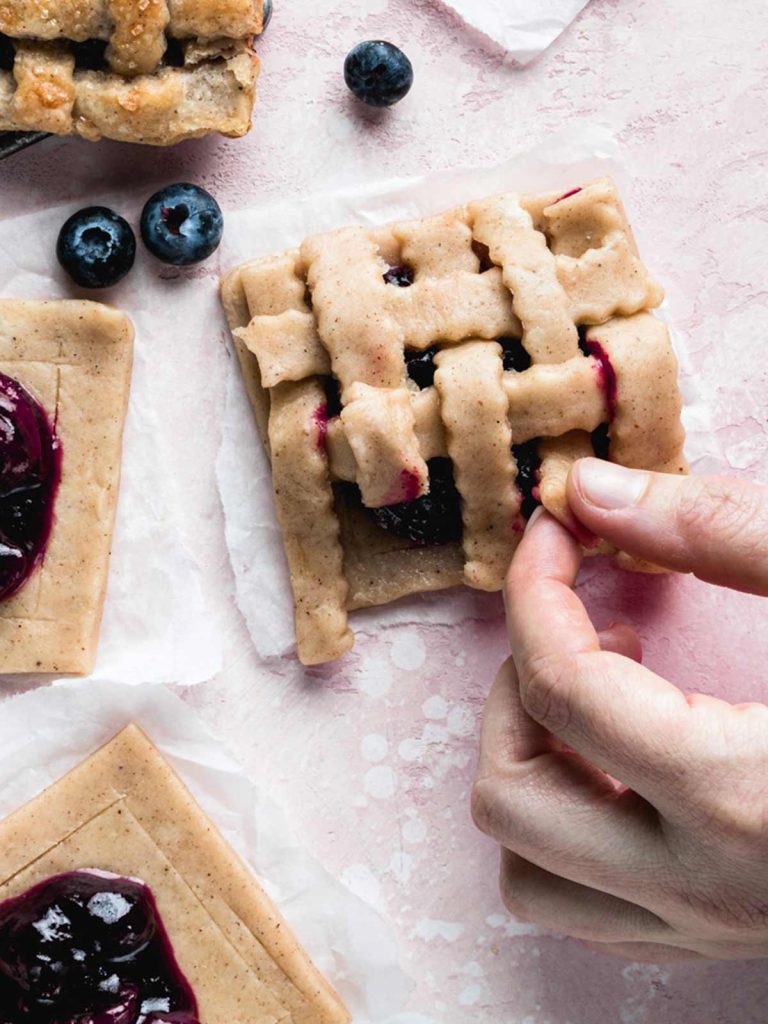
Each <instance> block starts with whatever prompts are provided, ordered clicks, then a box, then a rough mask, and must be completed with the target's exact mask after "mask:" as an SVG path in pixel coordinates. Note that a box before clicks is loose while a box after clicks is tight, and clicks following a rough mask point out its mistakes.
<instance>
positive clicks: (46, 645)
mask: <svg viewBox="0 0 768 1024" xmlns="http://www.w3.org/2000/svg"><path fill="white" fill-rule="evenodd" d="M132 350H133V327H132V326H131V323H130V321H129V320H128V318H127V317H126V316H124V315H123V314H122V313H118V312H117V311H116V310H114V309H110V308H109V307H107V306H102V305H98V304H97V303H94V302H75V301H69V302H20V301H12V300H6V301H0V674H1V673H11V672H60V673H74V674H83V673H86V672H89V671H90V670H91V668H92V667H93V662H94V660H95V656H96V645H97V642H98V634H99V626H100V623H101V612H102V606H103V603H104V592H105V588H106V582H107V569H108V565H109V552H110V545H111V541H112V527H113V523H114V518H115V507H116V505H117V492H118V486H119V482H120V455H121V448H122V435H123V422H124V419H125V413H126V408H127V404H128V390H129V385H130V376H131V361H132Z"/></svg>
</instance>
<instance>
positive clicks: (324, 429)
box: [312, 402, 331, 450]
mask: <svg viewBox="0 0 768 1024" xmlns="http://www.w3.org/2000/svg"><path fill="white" fill-rule="evenodd" d="M330 418H331V417H330V415H329V413H328V404H327V403H326V402H323V404H322V405H318V407H317V408H316V409H315V411H314V412H313V413H312V427H313V429H314V430H315V431H316V435H317V442H316V444H317V447H318V448H320V449H323V450H324V449H325V439H326V437H327V436H328V420H329V419H330Z"/></svg>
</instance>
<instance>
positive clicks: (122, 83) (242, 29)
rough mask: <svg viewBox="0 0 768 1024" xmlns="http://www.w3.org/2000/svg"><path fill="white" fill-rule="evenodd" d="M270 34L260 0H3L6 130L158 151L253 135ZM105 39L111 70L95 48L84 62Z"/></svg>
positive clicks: (0, 93) (0, 59)
mask: <svg viewBox="0 0 768 1024" xmlns="http://www.w3.org/2000/svg"><path fill="white" fill-rule="evenodd" d="M261 30H262V0H90V2H88V0H59V2H55V0H54V2H50V0H5V2H3V0H0V130H11V131H12V130H25V129H35V130H42V131H49V132H53V133H55V134H59V135H68V134H75V135H81V136H83V137H84V138H88V139H94V140H95V139H99V138H101V137H102V136H107V137H109V138H115V139H120V140H123V141H127V142H146V143H151V144H155V145H170V144H172V143H175V142H178V141H180V140H181V139H183V138H190V137H193V136H196V135H203V134H206V133H208V132H212V131H220V132H222V133H223V134H227V135H232V136H238V135H243V134H245V132H247V131H248V129H249V127H250V116H251V111H252V108H253V100H254V95H255V86H256V79H257V77H258V70H259V65H258V60H257V59H256V57H255V56H254V55H253V52H252V50H251V42H252V39H253V36H254V34H257V33H259V32H260V31H261ZM170 39H172V40H175V41H177V48H180V55H179V54H177V53H176V52H175V51H174V52H173V53H171V51H170V50H169V40H170ZM99 41H100V42H101V43H102V44H106V45H105V46H104V54H103V62H102V64H101V65H100V66H99V64H98V60H97V58H96V57H95V56H94V54H95V53H97V49H94V47H93V46H91V51H90V52H89V54H88V57H87V59H86V60H85V63H84V64H83V65H82V66H81V65H80V63H79V54H80V53H81V50H79V49H78V47H79V46H80V44H89V45H90V44H93V43H98V42H99ZM179 56H180V60H179Z"/></svg>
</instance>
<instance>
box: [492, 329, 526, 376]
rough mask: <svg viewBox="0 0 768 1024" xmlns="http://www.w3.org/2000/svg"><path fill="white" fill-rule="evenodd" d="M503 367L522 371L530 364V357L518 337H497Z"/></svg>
mask: <svg viewBox="0 0 768 1024" xmlns="http://www.w3.org/2000/svg"><path fill="white" fill-rule="evenodd" d="M499 344H500V345H501V358H502V360H503V362H504V369H505V370H508V371H513V372H514V373H524V372H525V371H526V370H527V369H528V367H529V366H530V365H531V357H530V356H529V355H528V353H527V352H526V350H525V348H524V347H523V343H522V341H521V340H520V338H499Z"/></svg>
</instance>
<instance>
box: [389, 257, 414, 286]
mask: <svg viewBox="0 0 768 1024" xmlns="http://www.w3.org/2000/svg"><path fill="white" fill-rule="evenodd" d="M384 280H385V281H386V282H387V284H393V285H395V286H396V287H397V288H410V287H411V285H412V284H413V267H409V266H408V264H407V263H403V264H402V265H401V266H399V267H390V268H389V270H388V271H386V273H385V274H384Z"/></svg>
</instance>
